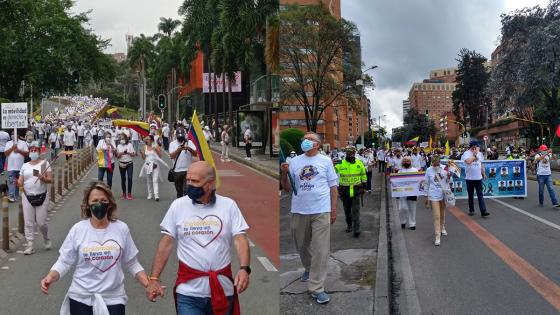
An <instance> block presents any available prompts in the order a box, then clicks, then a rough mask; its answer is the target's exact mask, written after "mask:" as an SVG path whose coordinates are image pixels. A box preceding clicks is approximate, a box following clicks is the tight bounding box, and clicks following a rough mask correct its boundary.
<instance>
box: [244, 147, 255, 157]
mask: <svg viewBox="0 0 560 315" xmlns="http://www.w3.org/2000/svg"><path fill="white" fill-rule="evenodd" d="M252 147H253V144H252V143H245V153H246V154H247V157H248V158H250V157H251V148H252Z"/></svg>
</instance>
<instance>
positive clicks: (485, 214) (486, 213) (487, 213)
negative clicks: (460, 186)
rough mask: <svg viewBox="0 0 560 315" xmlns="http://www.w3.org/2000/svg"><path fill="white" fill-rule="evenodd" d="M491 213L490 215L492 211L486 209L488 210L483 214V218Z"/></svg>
mask: <svg viewBox="0 0 560 315" xmlns="http://www.w3.org/2000/svg"><path fill="white" fill-rule="evenodd" d="M489 215H490V212H488V211H486V212H484V213H483V214H481V216H482V217H483V218H486V217H487V216H489Z"/></svg>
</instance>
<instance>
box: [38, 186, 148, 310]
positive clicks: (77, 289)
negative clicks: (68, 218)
mask: <svg viewBox="0 0 560 315" xmlns="http://www.w3.org/2000/svg"><path fill="white" fill-rule="evenodd" d="M81 209H82V217H83V218H84V220H82V221H80V222H78V223H76V224H74V226H72V228H71V229H70V232H68V235H67V236H66V239H65V240H64V243H63V244H62V246H61V247H60V251H59V252H60V256H59V257H58V260H57V261H56V263H55V264H54V265H53V266H52V268H51V270H50V271H49V273H48V274H47V275H46V276H45V278H43V280H41V291H43V293H45V294H48V290H49V287H50V285H51V284H52V283H54V282H56V281H58V280H59V279H60V278H62V277H64V275H65V274H66V273H67V272H68V271H69V270H70V269H72V268H73V267H75V271H74V276H73V279H72V284H71V285H70V288H69V289H68V293H67V294H66V297H65V298H64V301H63V303H62V307H61V309H60V314H88V313H89V314H92V312H93V314H98V313H97V312H98V311H105V312H107V311H108V314H111V315H113V314H124V313H125V304H126V301H127V296H126V292H125V290H124V273H123V270H125V269H126V270H127V271H128V272H129V273H130V274H131V275H132V276H134V277H135V278H136V280H137V281H138V282H139V283H140V284H141V285H142V286H143V287H147V286H148V277H147V275H146V272H144V268H142V265H140V263H139V262H138V258H137V255H138V249H137V248H136V245H135V244H134V240H133V239H132V236H131V235H130V230H129V229H128V226H127V225H126V223H124V222H122V221H119V220H117V218H116V211H117V204H116V201H115V197H114V196H113V194H112V192H111V188H110V187H109V186H107V185H106V184H104V183H102V182H93V183H92V184H91V185H90V186H88V187H87V188H86V191H85V193H84V199H83V201H82V205H81ZM94 310H95V311H96V312H94ZM104 314H107V313H104Z"/></svg>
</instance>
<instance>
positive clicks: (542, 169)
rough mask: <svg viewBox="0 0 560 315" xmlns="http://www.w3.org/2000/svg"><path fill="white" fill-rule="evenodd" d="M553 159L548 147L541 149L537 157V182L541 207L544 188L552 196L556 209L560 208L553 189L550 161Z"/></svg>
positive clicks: (544, 146) (543, 146)
mask: <svg viewBox="0 0 560 315" xmlns="http://www.w3.org/2000/svg"><path fill="white" fill-rule="evenodd" d="M551 159H552V152H551V150H549V149H548V147H547V146H546V145H544V144H543V145H541V146H540V147H539V153H537V154H536V155H535V162H536V163H537V181H538V183H539V207H542V206H543V203H544V186H545V185H546V189H547V190H548V194H549V195H550V201H552V205H553V206H554V207H557V208H560V204H558V200H557V199H556V194H555V193H554V188H553V187H552V179H551V177H552V170H551V169H550V160H551Z"/></svg>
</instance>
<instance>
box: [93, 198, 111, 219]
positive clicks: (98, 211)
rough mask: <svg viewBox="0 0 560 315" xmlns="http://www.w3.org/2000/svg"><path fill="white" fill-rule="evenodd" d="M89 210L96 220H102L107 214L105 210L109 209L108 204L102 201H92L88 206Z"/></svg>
mask: <svg viewBox="0 0 560 315" xmlns="http://www.w3.org/2000/svg"><path fill="white" fill-rule="evenodd" d="M89 210H90V211H91V213H92V214H93V215H94V216H95V217H96V218H97V219H98V220H103V218H104V217H105V216H106V215H107V211H109V204H108V203H102V202H98V203H94V204H92V205H90V206H89Z"/></svg>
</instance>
